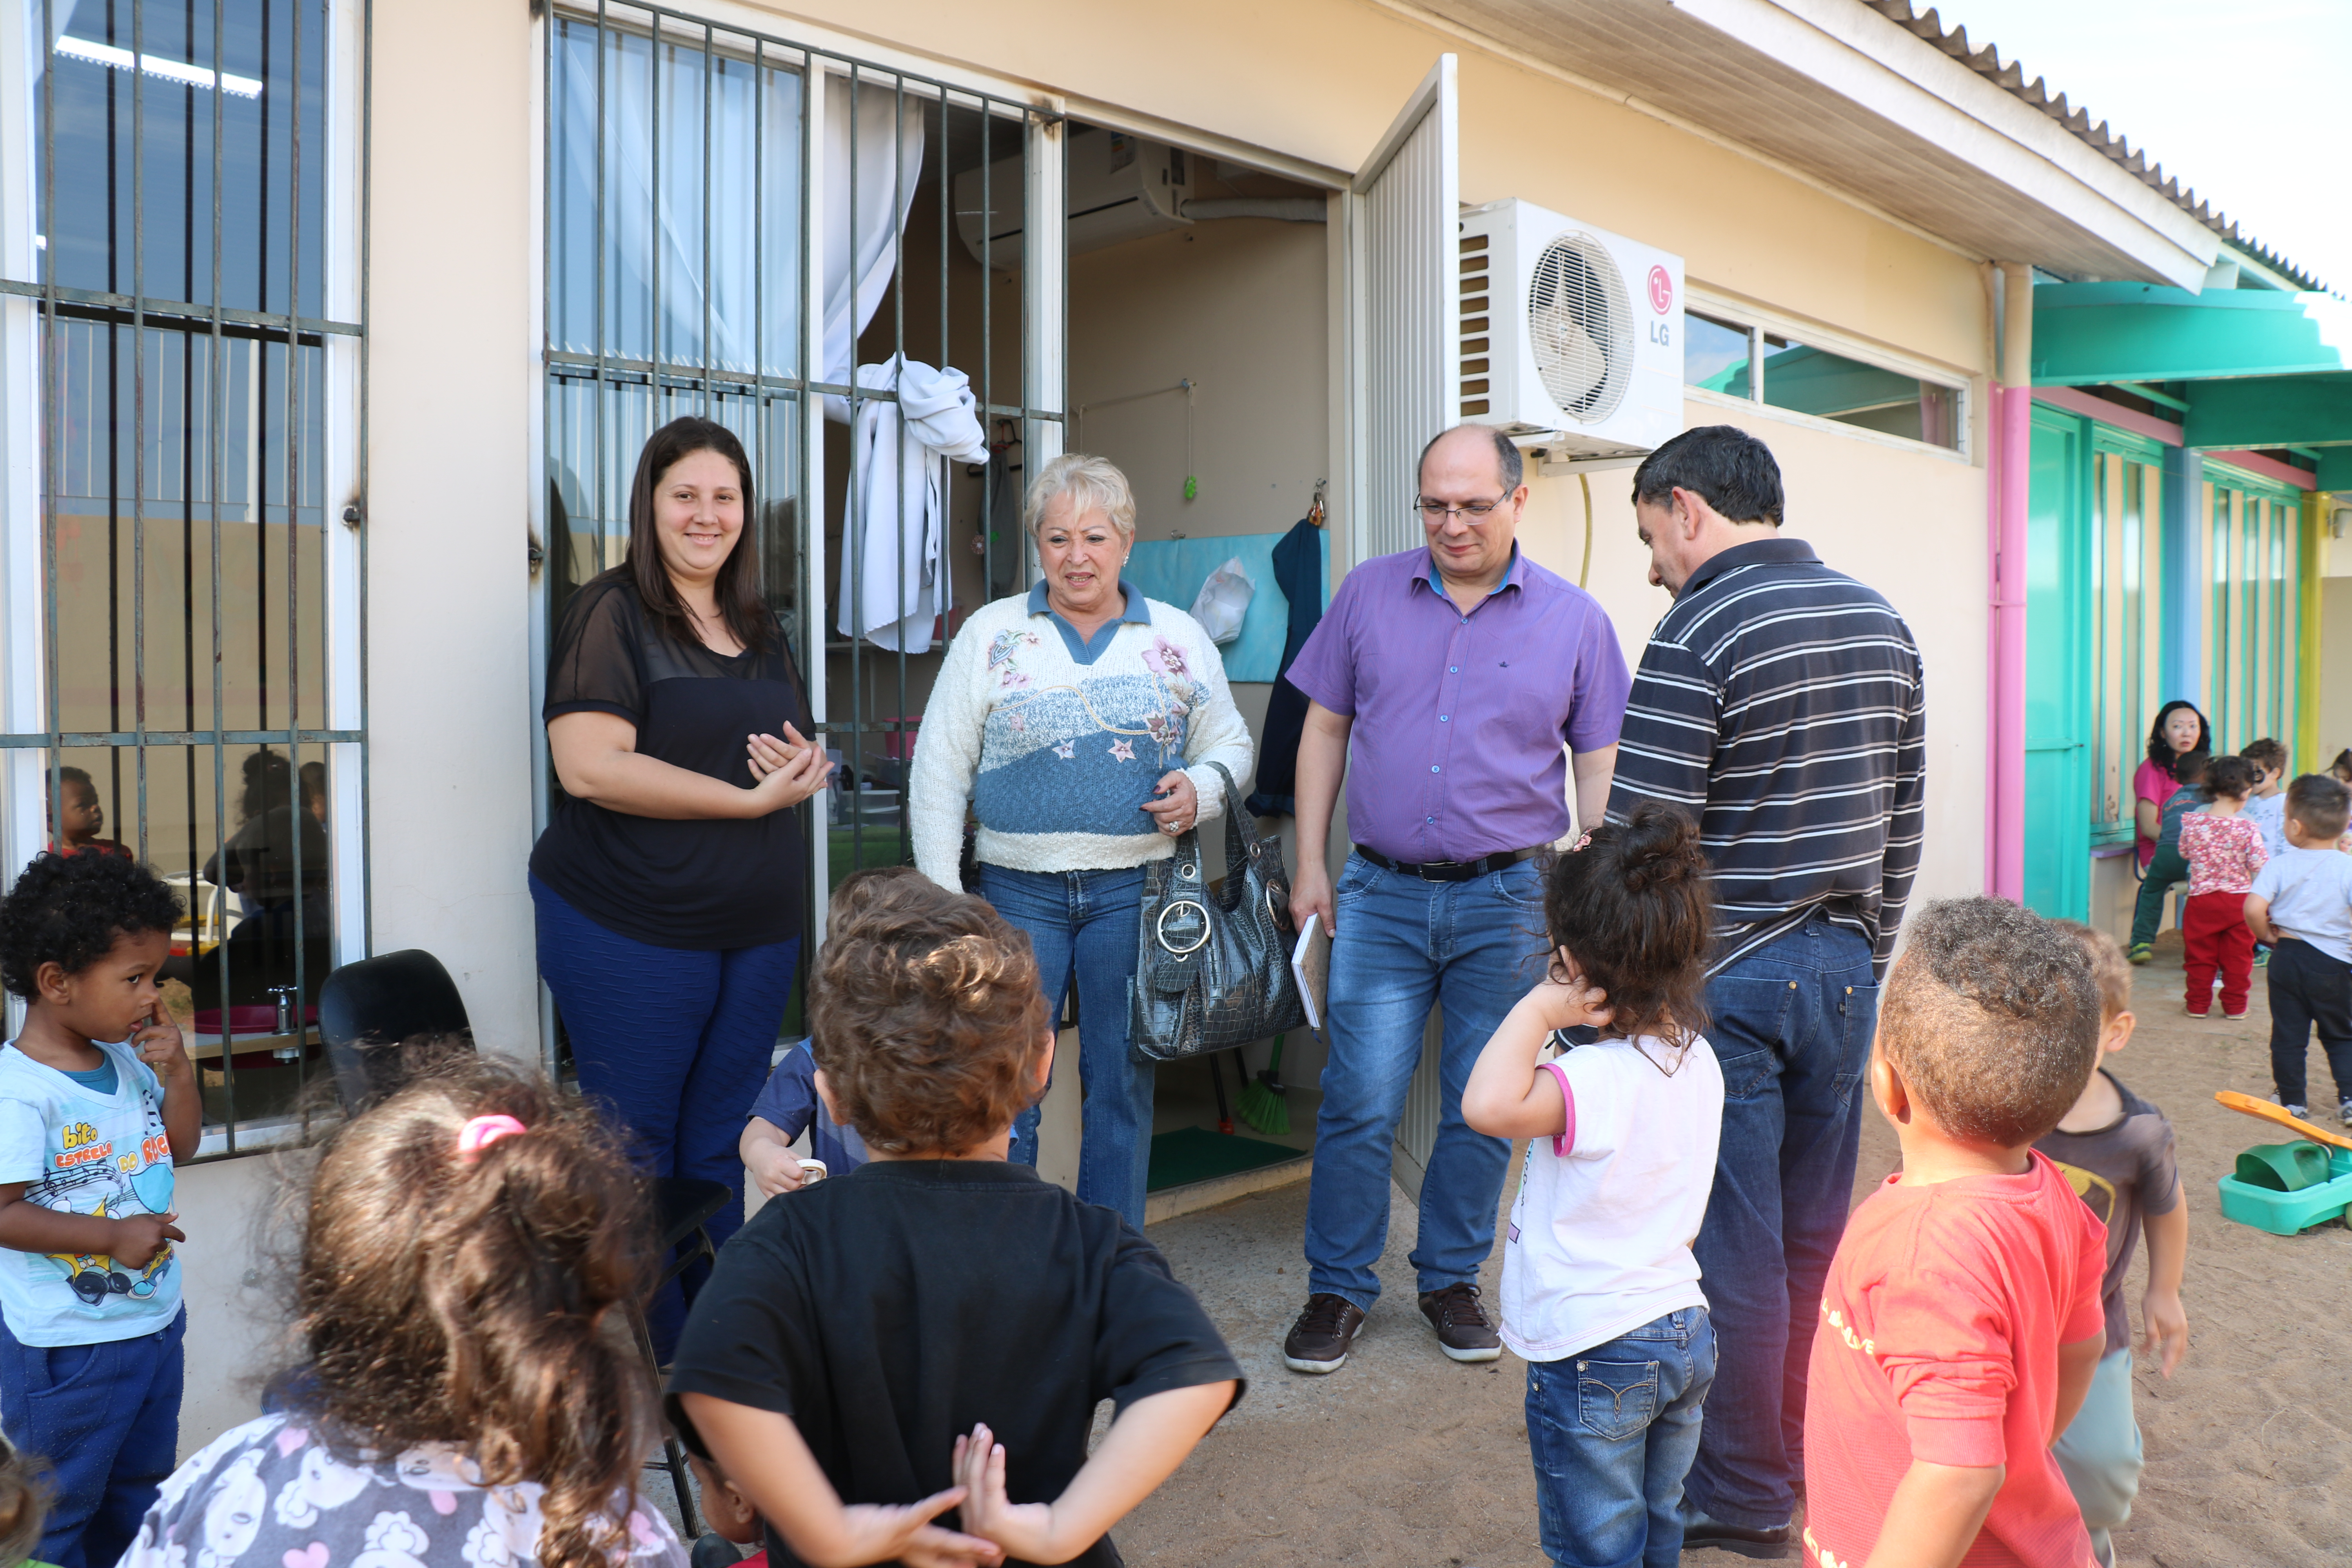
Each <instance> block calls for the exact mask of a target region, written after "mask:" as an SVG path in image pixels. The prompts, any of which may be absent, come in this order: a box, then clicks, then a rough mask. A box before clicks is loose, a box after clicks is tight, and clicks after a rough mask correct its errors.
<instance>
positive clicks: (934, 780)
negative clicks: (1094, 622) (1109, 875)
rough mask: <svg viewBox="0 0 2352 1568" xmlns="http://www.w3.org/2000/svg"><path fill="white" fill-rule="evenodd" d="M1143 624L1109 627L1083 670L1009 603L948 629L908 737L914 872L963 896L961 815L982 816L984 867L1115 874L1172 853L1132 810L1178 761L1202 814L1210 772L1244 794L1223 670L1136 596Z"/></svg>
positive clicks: (1202, 639) (1061, 642)
mask: <svg viewBox="0 0 2352 1568" xmlns="http://www.w3.org/2000/svg"><path fill="white" fill-rule="evenodd" d="M1143 603H1144V605H1146V606H1147V607H1148V609H1149V613H1150V624H1149V625H1146V624H1143V623H1140V622H1137V621H1133V620H1129V621H1122V622H1118V623H1115V624H1116V625H1117V627H1118V629H1117V632H1116V634H1115V635H1114V636H1113V637H1112V638H1111V641H1110V645H1109V646H1108V647H1105V648H1103V649H1102V651H1101V652H1100V654H1099V655H1098V656H1097V658H1096V659H1095V661H1094V662H1093V663H1091V664H1081V663H1080V662H1078V660H1077V658H1076V657H1075V656H1074V654H1073V653H1072V651H1071V649H1070V648H1069V647H1068V646H1067V644H1066V638H1065V637H1064V633H1063V628H1062V626H1061V625H1060V624H1059V623H1058V622H1057V621H1056V620H1055V617H1054V616H1051V615H1048V614H1043V613H1038V614H1033V613H1032V612H1031V610H1030V608H1029V605H1030V598H1029V595H1025V594H1023V595H1013V596H1011V597H1008V598H1003V599H999V600H996V601H995V602H994V603H992V604H990V605H986V606H984V607H982V609H980V610H978V611H975V612H974V613H973V615H972V616H971V619H970V620H968V621H966V622H965V623H964V624H963V629H962V630H961V631H960V632H958V633H957V634H956V638H955V641H954V643H953V644H952V645H950V647H949V648H948V653H947V658H946V659H945V660H944V661H943V662H942V663H941V665H940V674H939V679H938V680H937V681H936V682H935V683H934V684H933V685H932V687H931V696H930V700H929V702H928V703H926V704H925V705H924V710H923V723H922V728H921V729H920V730H919V731H918V732H917V740H916V745H915V763H914V770H913V776H912V780H911V790H910V793H911V796H912V798H911V800H910V802H909V811H910V816H911V819H912V820H911V824H910V826H911V827H912V830H913V835H914V841H915V864H916V866H917V867H918V868H920V869H921V870H922V872H923V874H924V875H925V876H927V877H929V878H930V879H931V880H933V881H935V882H937V883H939V884H940V886H941V887H944V888H951V889H957V890H959V891H961V879H959V877H958V875H957V862H958V861H959V859H960V858H961V855H962V850H963V827H964V816H965V808H966V806H967V805H971V806H975V807H976V809H977V814H978V816H979V818H980V842H979V855H980V858H981V859H982V860H983V861H985V862H987V863H988V864H989V865H992V866H1003V867H1006V868H1010V869H1013V870H1016V871H1088V870H1117V869H1120V868H1126V867H1129V866H1140V865H1142V864H1143V863H1144V862H1146V861H1148V860H1156V859H1160V858H1163V857H1165V856H1167V855H1170V854H1171V853H1173V852H1174V848H1175V841H1174V840H1173V839H1172V838H1171V837H1169V836H1167V835H1166V834H1163V833H1160V832H1158V831H1156V830H1155V829H1154V827H1153V826H1152V819H1151V818H1150V816H1147V815H1145V813H1144V811H1143V809H1142V805H1143V802H1144V801H1146V800H1148V799H1150V797H1151V795H1153V793H1154V790H1155V789H1156V787H1157V785H1158V784H1159V782H1160V777H1161V775H1163V774H1165V773H1169V772H1170V771H1171V770H1173V769H1176V768H1181V769H1183V771H1184V773H1185V774H1186V776H1187V777H1189V778H1191V780H1192V788H1193V789H1194V791H1195V792H1197V793H1198V795H1199V796H1200V802H1201V821H1202V823H1204V824H1205V823H1209V822H1213V821H1214V820H1216V819H1217V818H1218V817H1219V816H1222V815H1223V812H1224V808H1225V797H1224V786H1223V781H1222V780H1220V779H1219V778H1218V776H1217V773H1216V771H1215V770H1214V769H1213V768H1211V767H1210V766H1209V765H1208V764H1209V763H1211V762H1220V763H1224V765H1225V766H1226V767H1227V768H1229V769H1231V770H1232V771H1233V775H1234V784H1235V786H1236V787H1237V788H1239V789H1240V790H1241V791H1242V792H1243V793H1244V794H1247V793H1248V790H1249V785H1250V769H1251V765H1252V758H1253V747H1252V745H1251V743H1250V736H1249V729H1248V726H1247V725H1245V724H1244V722H1243V721H1242V716H1241V713H1240V711H1239V710H1237V709H1235V708H1234V699H1233V693H1232V692H1231V690H1229V689H1227V687H1226V684H1225V666H1224V661H1223V659H1222V658H1218V657H1217V645H1216V644H1215V643H1213V642H1212V641H1210V640H1209V634H1208V633H1207V632H1206V631H1205V630H1204V629H1202V626H1201V624H1200V622H1198V621H1196V620H1194V619H1193V618H1192V616H1188V615H1186V614H1185V613H1184V612H1183V611H1181V610H1180V609H1178V608H1176V607H1175V606H1174V605H1165V604H1162V603H1160V601H1159V600H1157V599H1148V598H1147V599H1145V600H1144V601H1143Z"/></svg>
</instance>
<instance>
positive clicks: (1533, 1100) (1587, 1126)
mask: <svg viewBox="0 0 2352 1568" xmlns="http://www.w3.org/2000/svg"><path fill="white" fill-rule="evenodd" d="M1545 882H1546V886H1545V889H1544V923H1545V925H1546V927H1547V928H1548V929H1549V935H1550V938H1551V948H1552V957H1551V965H1550V969H1549V973H1547V974H1546V975H1545V977H1544V979H1543V982H1542V984H1538V986H1537V987H1536V988H1535V989H1534V990H1532V991H1530V992H1528V994H1527V995H1526V996H1525V997H1524V998H1522V999H1521V1000H1520V1002H1519V1004H1518V1005H1517V1006H1516V1007H1514V1008H1513V1009H1511V1012H1510V1015H1509V1016H1507V1017H1506V1018H1505V1019H1504V1020H1503V1026H1502V1027H1501V1028H1499V1029H1497V1030H1496V1031H1495V1037H1494V1038H1493V1039H1491V1040H1489V1041H1488V1042H1487V1044H1486V1050H1485V1051H1484V1052H1483V1053H1482V1054H1481V1055H1480V1056H1479V1058H1478V1065H1477V1066H1476V1067H1475V1068H1473V1069H1472V1070H1471V1074H1470V1081H1469V1083H1468V1085H1467V1086H1465V1088H1464V1089H1463V1091H1462V1118H1463V1120H1464V1121H1467V1122H1468V1123H1469V1124H1470V1125H1471V1126H1472V1127H1473V1128H1475V1129H1476V1130H1477V1131H1480V1132H1485V1133H1487V1134H1490V1135H1491V1136H1494V1137H1496V1138H1525V1139H1527V1140H1528V1153H1527V1165H1526V1168H1525V1169H1524V1170H1523V1171H1522V1173H1520V1178H1519V1191H1518V1196H1517V1198H1516V1199H1515V1200H1514V1201H1513V1204H1512V1206H1511V1227H1510V1231H1509V1234H1508V1237H1507V1240H1506V1241H1505V1243H1504V1247H1503V1289H1502V1307H1503V1330H1502V1333H1503V1342H1504V1343H1505V1344H1507V1345H1508V1346H1510V1347H1511V1349H1512V1350H1513V1351H1514V1352H1517V1354H1518V1355H1520V1356H1521V1357H1523V1358H1524V1359H1525V1360H1526V1362H1527V1363H1528V1406H1527V1408H1528V1447H1529V1449H1530V1450H1531V1451H1532V1453H1533V1455H1534V1458H1535V1465H1536V1498H1537V1518H1538V1526H1539V1531H1540V1534H1541V1538H1542V1542H1543V1549H1544V1554H1545V1556H1547V1557H1548V1558H1549V1559H1550V1560H1551V1561H1552V1562H1554V1563H1559V1564H1562V1565H1563V1568H1566V1565H1568V1564H1572V1563H1643V1564H1645V1565H1646V1568H1674V1565H1675V1563H1677V1562H1678V1561H1679V1560H1680V1559H1681V1556H1682V1549H1683V1519H1682V1497H1683V1478H1684V1476H1685V1474H1687V1473H1688V1471H1689V1469H1690V1466H1691V1459H1692V1458H1693V1456H1695V1455H1696V1453H1697V1452H1698V1433H1699V1407H1700V1406H1701V1405H1704V1404H1705V1403H1706V1391H1707V1389H1708V1387H1709V1386H1710V1385H1711V1384H1713V1383H1714V1382H1715V1331H1714V1329H1713V1328H1712V1327H1711V1326H1710V1325H1709V1323H1708V1321H1707V1310H1706V1296H1705V1295H1703V1294H1701V1292H1700V1290H1699V1268H1698V1261H1697V1259H1696V1258H1694V1257H1693V1256H1692V1255H1691V1241H1692V1239H1693V1238H1694V1237H1696V1236H1697V1234H1698V1226H1699V1221H1700V1219H1701V1218H1702V1217H1703V1216H1704V1215H1706V1200H1707V1194H1708V1193H1709V1191H1710V1190H1711V1189H1712V1187H1713V1186H1714V1184H1715V1157H1716V1144H1717V1139H1718V1136H1719V1134H1720V1132H1721V1130H1722V1125H1723V1073H1722V1071H1721V1070H1720V1069H1719V1068H1717V1066H1716V1060H1715V1050H1714V1047H1711V1046H1709V1045H1708V1044H1707V1043H1706V1038H1705V1037H1703V1036H1701V1035H1700V1033H1699V1029H1700V1026H1702V1025H1703V1024H1704V1023H1705V1022H1706V1019H1705V1016H1704V1014H1705V1007H1704V1005H1703V1002H1702V998H1703V997H1704V995H1705V993H1706V950H1707V937H1708V929H1709V925H1710V919H1709V915H1710V905H1711V899H1710V895H1709V893H1708V890H1707V862H1706V855H1705V854H1704V853H1703V852H1702V851H1701V849H1700V847H1699V837H1698V828H1697V826H1696V825H1695V824H1694V823H1693V822H1692V821H1691V819H1690V818H1689V817H1688V816H1685V815H1684V814H1683V813H1682V812H1681V811H1680V810H1678V809H1676V808H1675V807H1673V806H1666V805H1641V806H1637V807H1636V808H1634V811H1633V816H1632V817H1631V818H1630V819H1629V820H1628V821H1626V822H1624V823H1622V824H1616V823H1612V824H1609V825H1607V826H1601V827H1597V828H1595V829H1593V830H1592V831H1591V833H1588V834H1586V835H1585V836H1584V837H1583V838H1582V839H1581V840H1580V841H1579V843H1578V845H1577V847H1576V848H1575V849H1573V850H1571V851H1570V853H1568V854H1566V855H1563V856H1561V857H1559V859H1558V860H1557V861H1555V862H1554V863H1553V865H1552V867H1551V868H1550V871H1549V874H1548V876H1547V877H1546V879H1545ZM1578 1028H1586V1029H1593V1030H1597V1031H1598V1033H1599V1038H1598V1039H1596V1040H1594V1041H1593V1042H1592V1043H1591V1044H1590V1045H1582V1046H1576V1047H1572V1048H1570V1049H1568V1050H1566V1051H1564V1052H1563V1053H1562V1054H1560V1055H1559V1057H1558V1058H1557V1059H1554V1060H1549V1061H1547V1060H1545V1059H1543V1058H1544V1053H1545V1048H1546V1047H1548V1046H1549V1045H1552V1044H1554V1043H1564V1042H1561V1041H1560V1031H1562V1030H1566V1029H1578Z"/></svg>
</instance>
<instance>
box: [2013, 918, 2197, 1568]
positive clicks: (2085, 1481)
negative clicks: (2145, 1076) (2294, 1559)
mask: <svg viewBox="0 0 2352 1568" xmlns="http://www.w3.org/2000/svg"><path fill="white" fill-rule="evenodd" d="M2056 923H2057V924H2058V925H2059V926H2060V927H2061V928H2062V929H2063V930H2065V931H2068V932H2070V933H2072V934H2073V936H2074V940H2075V941H2077V942H2081V943H2082V944H2083V951H2084V953H2085V954H2087V955H2088V956H2089V958H2090V960H2091V973H2093V974H2094V975H2095V977H2096V978H2097V980H2098V982H2099V1031H2100V1032H2099V1050H2100V1053H2101V1054H2102V1055H2105V1054H2106V1053H2108V1052H2111V1051H2119V1050H2122V1049H2123V1048H2124V1047H2125V1046H2126V1044H2127V1043H2129V1041H2130V1039H2131V1036H2132V1026H2133V1024H2134V1023H2135V1022H2136V1020H2135V1017H2134V1016H2133V1013H2132V1010H2131V984H2132V983H2131V965H2130V964H2129V963H2127V962H2126V960H2125V957H2124V952H2123V950H2122V949H2121V948H2119V947H2117V946H2116V939H2115V938H2113V937H2111V936H2109V935H2108V934H2107V933H2106V932H2105V931H2095V930H2093V929H2092V928H2091V927H2089V926H2086V925H2083V924H2081V923H2080V922H2078V921H2058V922H2056ZM2033 1146H2034V1147H2035V1148H2036V1149H2039V1150H2041V1151H2042V1153H2044V1154H2047V1155H2048V1156H2049V1157H2050V1158H2051V1159H2052V1160H2053V1161H2054V1162H2056V1163H2057V1166H2058V1169H2059V1170H2060V1171H2062V1172H2063V1173H2065V1176H2066V1179H2067V1181H2068V1182H2069V1183H2071V1184H2073V1186H2074V1191H2075V1192H2076V1193H2077V1194H2080V1196H2081V1197H2082V1200H2083V1202H2084V1204H2086V1205H2089V1207H2090V1210H2091V1212H2092V1213H2093V1214H2095V1215H2098V1217H2099V1223H2101V1224H2102V1225H2104V1226H2106V1227H2107V1269H2106V1273H2105V1276H2104V1277H2103V1279H2102V1281H2101V1284H2100V1292H2099V1294H2100V1302H2101V1304H2102V1305H2103V1306H2104V1307H2105V1310H2106V1315H2107V1348H2106V1352H2105V1354H2104V1355H2103V1356H2102V1357H2101V1358H2100V1361H2099V1364H2098V1368H2097V1370H2096V1371H2095V1373H2093V1374H2092V1377H2091V1389H2090V1392H2089V1393H2088V1394H2085V1395H2084V1398H2083V1405H2082V1408H2081V1409H2080V1410H2079V1411H2077V1412H2076V1413H2075V1415H2074V1421H2073V1422H2072V1423H2071V1424H2070V1425H2069V1426H2067V1428H2066V1430H2065V1431H2063V1432H2062V1433H2060V1434H2059V1436H2058V1440H2057V1441H2056V1442H2055V1443H2053V1444H2052V1445H2051V1452H2052V1453H2053V1455H2055V1456H2056V1458H2057V1460H2058V1468H2060V1469H2061V1470H2063V1471H2064V1472H2065V1475H2066V1484H2067V1486H2068V1487H2070V1488H2072V1489H2073V1490H2074V1500H2075V1502H2076V1503H2077V1504H2079V1505H2080V1506H2081V1508H2082V1510H2083V1523H2084V1527H2085V1528H2087V1529H2088V1530H2089V1531H2090V1532H2091V1550H2092V1552H2094V1553H2095V1554H2096V1556H2097V1557H2098V1560H2099V1562H2100V1563H2102V1564H2109V1565H2112V1564H2113V1563H2114V1562H2115V1560H2116V1554H2115V1546H2114V1542H2112V1540H2111V1539H2110V1533H2111V1532H2112V1531H2114V1530H2116V1528H2117V1527H2118V1526H2120V1525H2122V1524H2123V1522H2124V1521H2126V1520H2127V1519H2129V1518H2130V1517H2131V1510H2132V1500H2133V1499H2134V1498H2136V1497H2137V1496H2138V1495H2139V1478H2140V1469H2141V1465H2142V1461H2141V1453H2140V1435H2139V1424H2138V1422H2137V1421H2136V1420H2135V1419H2134V1418H2133V1416H2132V1332H2131V1318H2130V1315H2129V1314H2128V1312H2127V1311H2126V1310H2125V1306H2124V1278H2125V1276H2126V1274H2128V1273H2129V1272H2130V1271H2131V1263H2132V1253H2133V1252H2134V1250H2136V1248H2137V1244H2138V1241H2139V1238H2140V1236H2141V1234H2142V1232H2143V1231H2145V1232H2146V1234H2147V1292H2146V1293H2145V1294H2144V1295H2143V1296H2142V1297H2141V1298H2140V1316H2141V1318H2142V1319H2143V1320H2144V1321H2145V1323H2146V1325H2147V1348H2148V1350H2149V1352H2151V1353H2153V1354H2154V1355H2155V1357H2156V1363H2157V1367H2158V1370H2159V1371H2160V1372H2162V1373H2164V1375H2165V1376H2167V1377H2170V1376H2171V1375H2172V1373H2173V1369H2174V1368H2175V1367H2177V1366H2179V1364H2180V1358H2181V1356H2182V1354H2183V1353H2184V1352H2187V1350H2188V1348H2189V1318H2188V1315H2187V1314H2186V1313H2185V1312H2183V1311H2182V1310H2181V1306H2180V1277H2181V1272H2182V1269H2183V1268H2184V1266H2185V1264H2186V1261H2187V1258H2188V1255H2189V1210H2188V1208H2187V1207H2186V1206H2185V1205H2183V1204H2182V1202H2181V1196H2182V1194H2181V1187H2180V1171H2179V1163H2178V1161H2177V1159H2176V1156H2175V1153H2174V1150H2173V1142H2172V1123H2171V1122H2170V1121H2167V1120H2166V1119H2165V1115H2164V1112H2163V1111H2161V1110H2158V1109H2157V1108H2156V1107H2155V1106H2153V1105H2150V1104H2149V1103H2148V1102H2147V1100H2142V1099H2141V1098H2140V1097H2139V1096H2137V1095H2136V1094H2134V1093H2133V1092H2132V1091H2131V1090H2130V1089H2126V1088H2125V1087H2124V1084H2123V1080H2122V1079H2118V1078H2116V1076H2115V1075H2114V1074H2113V1073H2111V1072H2109V1071H2108V1070H2107V1069H2106V1068H2098V1069H2097V1070H2095V1072H2093V1073H2092V1074H2091V1081H2090V1083H2089V1084H2088V1085H2087V1086H2085V1087H2084V1090H2083V1092H2082V1094H2081V1095H2080V1096H2079V1097H2077V1098H2076V1100H2075V1101H2074V1107H2073V1109H2072V1110H2068V1111H2067V1112H2066V1114H2065V1115H2064V1116H2063V1118H2061V1119H2060V1121H2059V1122H2058V1125H2057V1126H2056V1127H2055V1128H2053V1129H2052V1130H2051V1131H2050V1132H2049V1133H2047V1134H2046V1135H2044V1136H2043V1137H2042V1138H2040V1139H2038V1140H2036V1141H2035V1142H2034V1145H2033Z"/></svg>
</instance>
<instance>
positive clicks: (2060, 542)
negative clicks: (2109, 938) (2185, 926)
mask: <svg viewBox="0 0 2352 1568" xmlns="http://www.w3.org/2000/svg"><path fill="white" fill-rule="evenodd" d="M2089 459H2090V422H2089V421H2088V420H2084V419H2078V418H2074V417H2072V416H2066V415H2062V414H2059V413H2057V412H2056V411H2054V410H2052V409H2048V408H2043V407H2036V408H2035V409H2034V411H2033V472H2032V495H2031V498H2030V500H2029V502H2028V510H2027V515H2026V586H2025V904H2026V907H2027V908H2028V909H2030V910H2034V911H2035V912H2036V913H2039V914H2043V915H2048V916H2051V917H2053V919H2054V918H2058V917H2064V918H2067V919H2071V920H2082V919H2084V917H2086V916H2087V915H2088V914H2089V913H2090V908H2091V745H2090V742H2091V723H2092V704H2091V698H2092V691H2091V681H2092V670H2091V658H2090V654H2091V647H2090V636H2089V627H2088V625H2087V624H2086V612H2087V611H2088V610H2089V607H2090V602H2091V595H2090V575H2089V574H2090V564H2091V563H2090V522H2091V517H2090V498H2089V495H2088V489H2089V479H2090V461H2089Z"/></svg>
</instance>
